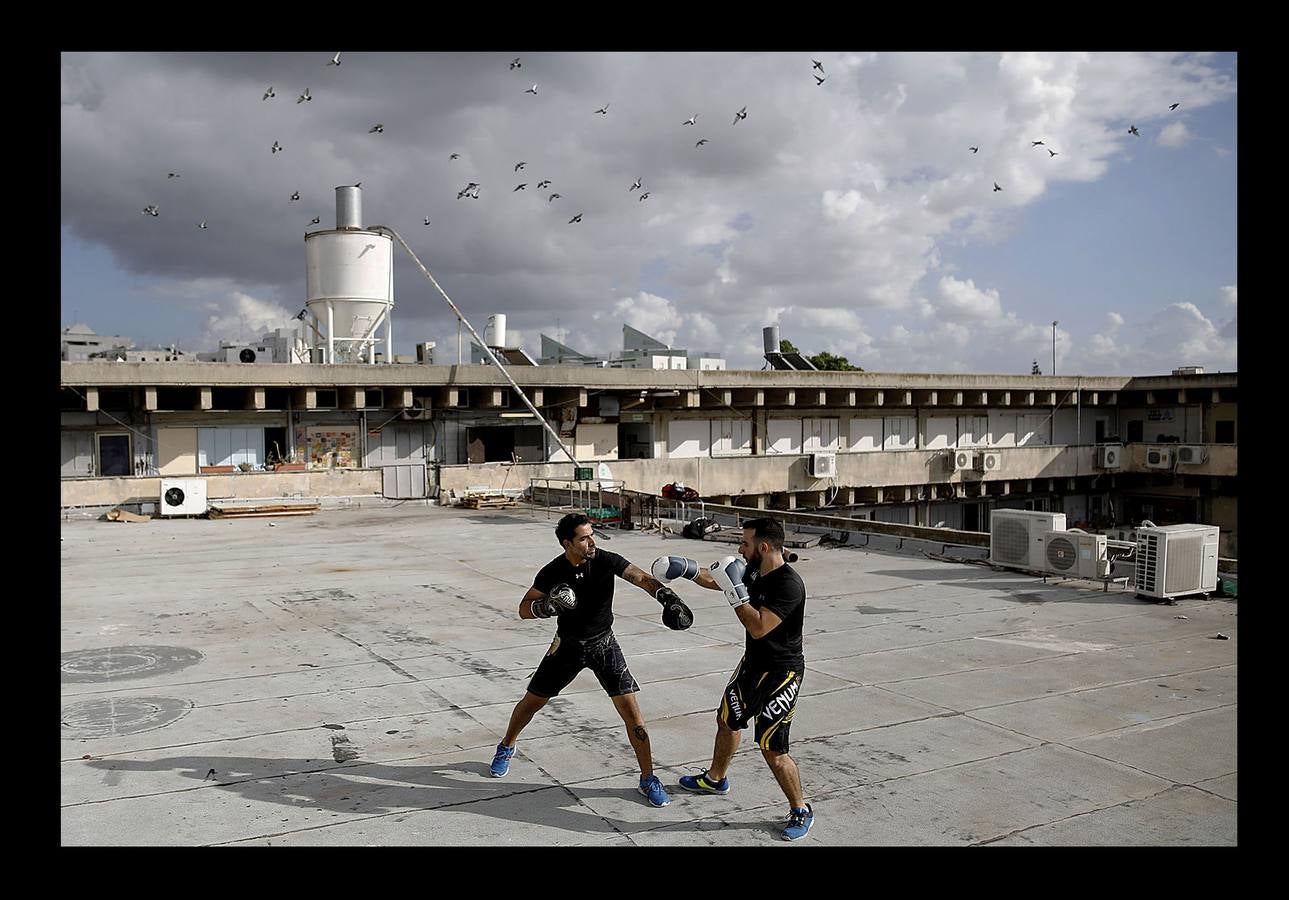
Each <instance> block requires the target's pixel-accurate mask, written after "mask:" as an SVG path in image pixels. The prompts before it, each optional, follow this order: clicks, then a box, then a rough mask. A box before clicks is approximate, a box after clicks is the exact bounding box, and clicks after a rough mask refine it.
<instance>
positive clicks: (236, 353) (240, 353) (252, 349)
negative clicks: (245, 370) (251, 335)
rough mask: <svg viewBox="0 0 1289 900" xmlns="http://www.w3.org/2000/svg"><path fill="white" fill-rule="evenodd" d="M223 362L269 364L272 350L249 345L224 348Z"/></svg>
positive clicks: (271, 358) (258, 345)
mask: <svg viewBox="0 0 1289 900" xmlns="http://www.w3.org/2000/svg"><path fill="white" fill-rule="evenodd" d="M224 362H236V363H271V362H273V348H272V347H265V346H263V345H262V344H251V345H249V346H246V347H225V348H224Z"/></svg>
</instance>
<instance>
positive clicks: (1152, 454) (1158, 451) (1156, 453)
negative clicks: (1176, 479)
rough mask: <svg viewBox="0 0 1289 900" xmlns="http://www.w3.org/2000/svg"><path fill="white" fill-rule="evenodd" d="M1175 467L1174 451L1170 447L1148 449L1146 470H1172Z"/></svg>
mask: <svg viewBox="0 0 1289 900" xmlns="http://www.w3.org/2000/svg"><path fill="white" fill-rule="evenodd" d="M1172 467H1173V451H1172V449H1171V448H1169V447H1147V448H1146V468H1147V469H1171V468H1172Z"/></svg>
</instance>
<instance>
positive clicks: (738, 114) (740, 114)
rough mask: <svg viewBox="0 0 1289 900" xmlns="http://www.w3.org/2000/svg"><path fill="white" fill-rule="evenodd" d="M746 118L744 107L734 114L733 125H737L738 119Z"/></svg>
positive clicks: (745, 108)
mask: <svg viewBox="0 0 1289 900" xmlns="http://www.w3.org/2000/svg"><path fill="white" fill-rule="evenodd" d="M746 118H747V107H746V106H745V107H743V108H742V109H740V110H739V111H738V112H736V113H735V114H734V124H735V125H737V124H738V120H739V119H746Z"/></svg>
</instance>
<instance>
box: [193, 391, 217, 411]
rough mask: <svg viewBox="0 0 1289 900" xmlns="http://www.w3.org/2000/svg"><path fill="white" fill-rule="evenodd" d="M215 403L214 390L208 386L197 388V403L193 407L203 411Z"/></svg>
mask: <svg viewBox="0 0 1289 900" xmlns="http://www.w3.org/2000/svg"><path fill="white" fill-rule="evenodd" d="M214 405H215V392H214V390H212V389H211V388H208V387H199V388H197V405H196V406H195V407H193V409H197V410H200V411H202V412H205V411H206V410H208V409H211V408H213V407H214Z"/></svg>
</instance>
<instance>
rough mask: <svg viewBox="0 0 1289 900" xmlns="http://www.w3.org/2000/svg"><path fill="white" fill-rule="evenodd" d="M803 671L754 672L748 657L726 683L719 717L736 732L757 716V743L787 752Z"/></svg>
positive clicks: (769, 748)
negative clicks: (750, 667) (748, 664)
mask: <svg viewBox="0 0 1289 900" xmlns="http://www.w3.org/2000/svg"><path fill="white" fill-rule="evenodd" d="M804 675H805V673H804V672H800V671H791V670H788V669H776V670H773V671H769V672H766V671H754V670H750V669H748V668H747V657H744V658H743V659H741V660H739V664H738V668H736V669H735V670H734V675H733V677H731V678H730V682H729V684H727V685H726V686H725V693H724V695H723V696H722V697H721V708H720V711H719V712H718V713H717V715H718V716H719V717H720V720H721V721H722V722H724V723H725V724H726V725H728V726H729V727H730V728H732V729H734V730H735V731H739V730H741V729H743V728H746V727H747V726H748V723H749V722H750V721H751V720H752V718H753V717H755V718H756V731H755V735H756V743H757V746H758V747H760V748H761V749H762V750H771V751H773V752H775V753H787V752H788V731H789V729H790V728H791V727H792V715H793V713H795V712H796V709H797V697H798V696H799V695H800V694H801V681H802V677H803V676H804Z"/></svg>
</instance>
